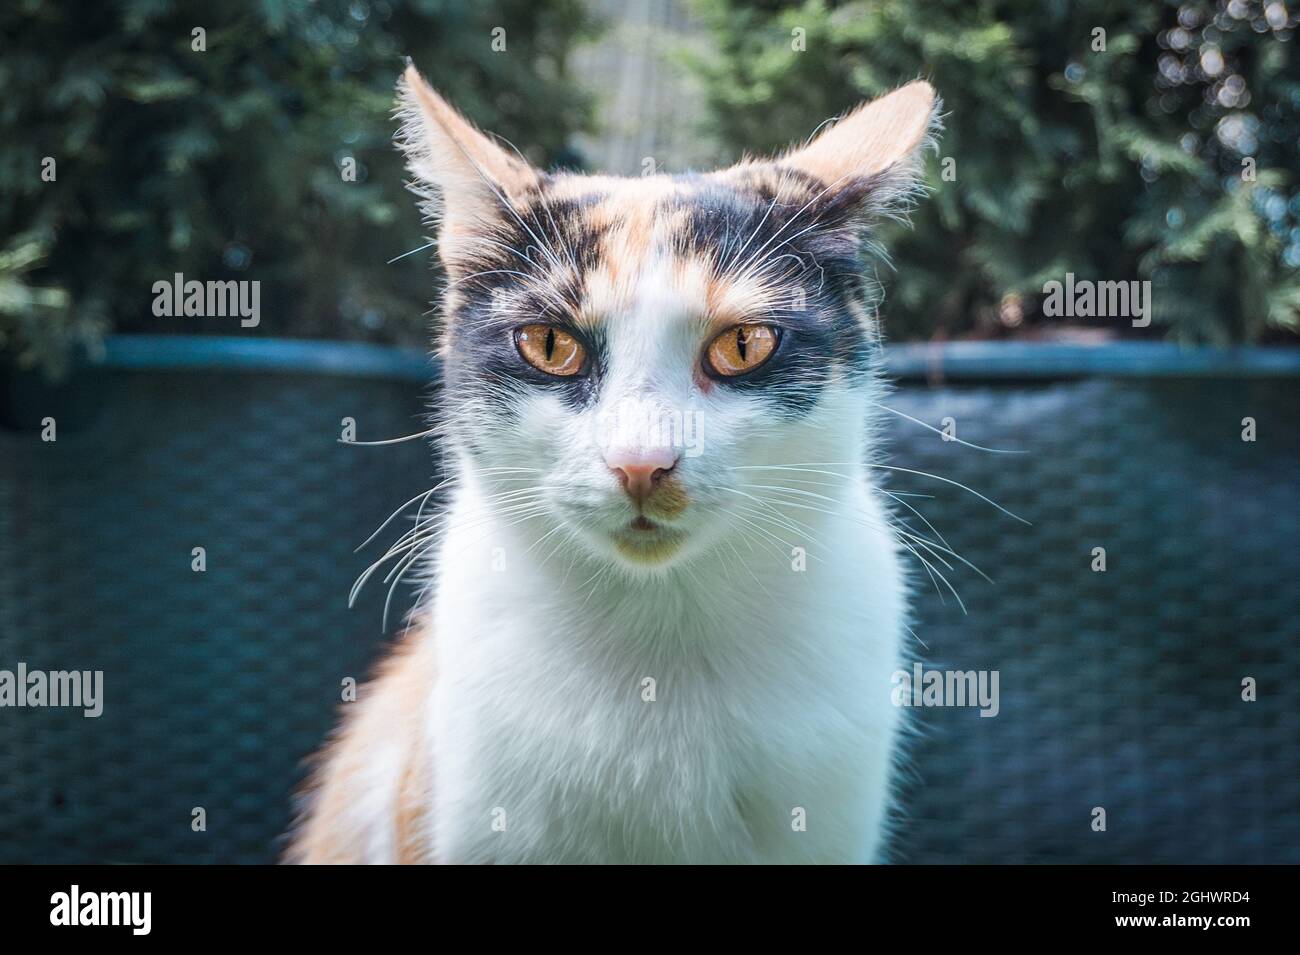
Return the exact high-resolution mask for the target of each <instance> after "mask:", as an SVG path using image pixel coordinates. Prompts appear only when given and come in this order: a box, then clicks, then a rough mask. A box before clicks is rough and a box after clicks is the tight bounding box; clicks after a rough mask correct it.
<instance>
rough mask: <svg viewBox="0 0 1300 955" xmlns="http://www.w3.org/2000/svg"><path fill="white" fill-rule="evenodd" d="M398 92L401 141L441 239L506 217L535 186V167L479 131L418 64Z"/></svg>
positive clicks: (409, 166)
mask: <svg viewBox="0 0 1300 955" xmlns="http://www.w3.org/2000/svg"><path fill="white" fill-rule="evenodd" d="M397 92H398V99H397V116H398V118H399V119H400V120H401V122H402V128H401V130H400V131H399V133H398V136H397V142H398V145H399V146H400V147H401V149H402V151H403V152H404V153H405V154H406V162H407V167H408V168H409V169H410V170H411V173H412V174H413V175H414V176H415V179H416V181H415V183H414V184H413V188H414V189H415V191H416V193H417V195H419V196H420V197H421V199H422V200H423V201H422V204H421V205H422V208H423V210H424V212H425V214H426V215H428V216H429V217H430V218H431V219H433V220H435V221H437V222H438V223H439V224H440V236H439V238H440V241H447V240H449V239H450V240H453V241H454V239H455V237H456V236H457V235H458V234H463V233H466V232H473V231H475V230H479V231H481V230H483V229H485V228H489V227H491V226H492V225H493V224H494V223H496V222H499V221H501V220H502V219H503V218H508V217H509V216H510V211H509V208H508V206H507V204H508V203H519V202H520V200H521V197H522V196H524V195H525V194H526V193H527V192H528V191H529V190H532V189H534V188H535V187H536V186H537V183H538V181H539V179H540V176H541V174H540V173H539V172H538V171H537V170H536V169H534V168H533V167H532V166H530V165H528V163H526V162H524V160H522V159H520V158H519V157H518V156H517V155H515V154H514V153H511V152H508V151H507V150H506V149H504V148H503V147H501V146H499V145H498V144H497V143H495V142H493V141H492V140H491V139H490V138H488V137H487V136H486V135H484V134H483V133H482V132H480V131H479V130H478V129H477V128H475V126H474V125H473V124H472V123H471V122H470V121H469V120H467V119H466V118H465V117H464V116H462V115H461V114H460V113H458V112H457V111H456V110H455V109H453V108H452V107H451V106H450V105H448V103H447V101H446V100H444V99H443V98H442V97H441V96H439V95H438V94H437V93H436V92H434V90H433V88H432V87H430V86H429V84H428V83H426V82H425V81H424V77H422V76H421V75H420V73H419V71H418V70H416V68H415V67H414V66H408V67H407V68H406V72H405V74H403V76H402V79H401V80H400V81H399V83H398V86H397Z"/></svg>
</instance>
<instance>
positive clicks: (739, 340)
mask: <svg viewBox="0 0 1300 955" xmlns="http://www.w3.org/2000/svg"><path fill="white" fill-rule="evenodd" d="M736 351H738V352H740V360H741V361H744V360H745V329H743V328H737V329H736Z"/></svg>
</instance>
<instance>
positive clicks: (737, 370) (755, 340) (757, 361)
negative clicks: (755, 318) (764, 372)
mask: <svg viewBox="0 0 1300 955" xmlns="http://www.w3.org/2000/svg"><path fill="white" fill-rule="evenodd" d="M776 343H777V331H776V329H775V328H773V327H772V326H771V325H735V326H733V327H731V328H728V329H727V330H726V331H725V332H723V333H722V334H721V335H719V336H718V337H717V338H715V339H713V341H712V342H710V343H709V347H708V350H707V351H706V352H705V360H706V361H707V362H708V364H709V367H710V368H712V369H713V371H714V372H716V373H717V374H719V375H721V376H722V377H724V378H735V377H736V376H737V375H744V374H747V373H749V372H751V371H753V370H754V369H755V368H758V367H759V366H760V365H762V364H763V363H764V362H766V361H767V360H768V359H769V358H771V357H772V352H774V351H776Z"/></svg>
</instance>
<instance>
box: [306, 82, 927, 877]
mask: <svg viewBox="0 0 1300 955" xmlns="http://www.w3.org/2000/svg"><path fill="white" fill-rule="evenodd" d="M398 102H399V117H400V118H401V119H402V120H404V125H403V128H402V132H401V133H400V134H399V144H400V145H401V147H402V148H403V150H404V151H405V153H406V156H407V159H408V164H409V168H410V170H411V172H412V174H413V176H414V179H415V181H414V184H413V186H412V188H413V189H415V190H416V191H417V192H418V194H419V195H420V198H421V205H422V208H423V210H424V211H425V213H426V214H427V215H428V216H429V217H430V218H431V220H432V221H433V222H434V223H435V224H436V225H435V227H436V229H437V238H436V242H437V249H438V252H437V254H438V256H439V257H440V260H441V263H442V266H443V268H444V270H445V272H446V275H447V278H448V287H447V289H446V292H445V295H444V299H443V320H442V322H441V327H440V331H439V341H438V352H439V354H440V357H441V363H442V370H443V385H442V391H441V394H440V397H439V401H440V409H439V412H438V418H437V420H438V430H439V440H440V442H441V445H442V447H443V448H444V450H445V453H446V454H447V457H448V466H449V468H450V470H451V473H453V474H454V487H453V489H452V491H451V492H450V495H449V500H448V502H447V504H446V506H445V511H444V512H443V513H442V514H441V516H440V517H439V518H438V521H437V522H436V525H437V526H436V529H435V530H431V531H428V532H427V533H423V534H421V533H419V532H418V531H417V534H416V535H414V536H413V537H412V539H411V547H412V548H413V549H414V548H415V547H416V545H417V544H418V543H421V542H425V543H429V549H430V551H431V552H432V554H433V557H432V562H431V564H430V569H429V574H430V581H429V590H430V593H431V597H430V599H429V601H428V604H427V605H426V606H422V607H421V608H419V610H418V612H417V613H416V615H415V616H414V617H413V623H412V625H411V627H410V628H409V629H408V630H407V632H406V634H405V635H404V637H402V638H401V641H400V643H399V645H398V646H397V648H396V649H395V650H394V651H393V653H392V654H391V656H390V657H389V659H387V660H386V661H385V662H384V663H383V664H382V666H381V668H380V670H379V671H378V674H377V676H376V678H375V679H374V680H373V682H371V683H369V684H367V685H365V686H363V687H362V688H361V690H360V691H359V696H358V700H357V701H356V702H355V703H351V704H348V707H349V708H350V710H351V712H350V713H349V714H348V716H347V718H346V719H345V720H344V722H343V725H342V727H341V729H340V731H339V733H338V734H337V736H336V737H335V738H334V739H333V740H332V741H331V742H330V743H329V744H328V745H327V746H326V747H325V749H324V750H323V752H322V753H321V754H320V756H319V762H318V765H317V768H316V771H315V774H314V777H313V779H312V781H311V783H310V784H309V786H308V789H307V791H306V793H305V796H304V807H305V808H304V809H303V811H302V814H301V816H300V818H299V820H298V823H297V825H296V827H295V830H294V832H293V833H292V835H291V844H290V848H289V851H288V854H287V859H288V860H289V861H295V862H304V863H335V862H356V863H405V862H433V863H670V862H675V863H802V862H864V861H879V860H884V859H886V858H887V854H888V853H887V842H888V833H889V829H890V819H891V778H892V775H893V768H894V765H895V762H896V760H897V758H898V744H899V737H900V731H901V729H902V727H901V726H900V713H899V710H898V709H897V708H896V707H895V706H894V705H893V704H892V703H891V689H892V686H891V674H892V673H893V672H894V671H895V670H896V669H897V667H898V665H899V662H900V660H901V659H902V655H903V647H902V635H903V633H904V631H905V629H906V626H907V620H908V615H909V592H910V579H909V576H908V574H907V573H906V572H905V570H904V567H903V563H902V560H901V553H900V548H901V547H902V545H901V544H900V543H899V542H898V541H897V540H896V539H895V536H894V535H893V534H892V533H891V530H890V520H891V515H890V511H889V508H888V506H887V504H886V501H885V498H884V495H883V492H881V491H880V490H878V489H877V487H876V485H875V484H874V482H873V479H872V477H871V470H870V469H869V468H868V467H867V466H866V462H868V461H869V460H870V459H871V458H872V456H874V455H877V454H878V453H879V445H880V441H879V434H878V427H877V423H876V419H875V415H874V414H873V410H874V409H875V408H876V406H877V402H878V399H879V397H880V395H881V394H882V389H883V387H884V386H883V384H882V377H881V374H880V371H879V367H878V360H879V359H878V355H879V347H878V345H879V334H878V331H877V327H876V318H875V314H874V308H873V306H872V294H871V289H870V288H869V286H868V284H867V282H866V280H865V278H864V275H865V274H866V273H867V263H866V261H865V252H864V243H867V242H869V240H870V233H871V231H872V227H873V225H874V224H875V223H877V222H878V221H879V219H880V218H881V217H882V216H890V215H897V214H899V213H900V212H901V211H903V210H904V209H905V207H906V205H907V204H908V203H909V202H910V200H911V199H912V197H913V196H914V195H916V194H917V193H918V192H919V190H920V185H919V179H920V177H921V169H922V166H923V163H922V158H923V152H924V150H925V148H926V147H927V146H928V145H932V144H933V141H934V136H935V134H936V133H937V130H938V125H939V124H938V115H939V101H938V99H937V97H936V95H935V92H934V90H933V89H932V88H931V87H930V85H929V84H928V83H926V82H924V81H916V82H912V83H909V84H907V85H905V86H902V87H900V88H899V89H896V90H894V91H893V92H892V93H889V94H888V95H886V96H883V97H881V98H879V99H877V100H875V101H873V102H870V103H867V104H865V105H862V106H859V107H858V108H857V109H856V110H854V111H852V112H850V113H848V114H847V115H845V116H844V117H842V118H841V119H840V120H839V121H838V122H836V123H835V124H834V125H831V126H829V127H828V128H826V129H824V130H822V131H821V132H820V133H819V134H817V135H815V136H814V137H813V138H811V139H810V140H809V141H808V142H807V143H805V144H804V145H802V146H798V147H795V148H792V149H791V150H789V151H787V152H785V153H784V154H782V155H780V156H778V157H776V158H772V159H752V158H751V159H745V160H743V161H742V162H740V163H739V164H738V165H735V166H732V167H730V168H728V169H723V170H721V171H716V172H710V173H706V174H687V175H674V176H669V175H659V174H656V175H647V176H644V177H641V178H617V177H612V176H603V175H593V176H587V175H579V174H573V173H555V174H546V173H543V172H540V171H538V170H537V169H535V168H533V167H532V166H531V165H530V164H528V163H527V162H526V161H525V160H524V159H523V158H522V157H521V156H520V155H518V154H517V153H515V152H512V151H511V150H510V149H508V148H506V147H504V146H502V145H500V144H498V142H497V141H496V140H494V139H491V138H489V137H488V136H486V135H484V134H483V133H482V132H480V131H479V130H478V129H476V128H475V127H474V126H472V125H471V124H470V123H469V122H468V121H467V120H466V119H464V118H463V117H462V116H461V115H460V114H459V113H457V112H456V111H455V110H454V109H453V108H452V107H451V106H449V105H448V104H447V103H446V102H445V101H444V100H443V99H442V98H441V97H440V96H439V95H438V94H437V93H435V92H434V91H433V90H432V89H431V88H430V87H429V86H428V85H427V84H426V82H425V80H424V79H423V78H422V77H421V75H420V74H419V73H418V72H417V71H416V70H415V68H414V67H411V68H409V69H408V70H407V71H406V73H405V75H404V77H403V78H402V81H401V82H400V83H399V101H398ZM688 433H689V434H690V435H691V436H692V437H691V438H690V439H688V438H687V437H686V435H687V434H688ZM423 526H429V525H422V527H423ZM421 539H423V540H421Z"/></svg>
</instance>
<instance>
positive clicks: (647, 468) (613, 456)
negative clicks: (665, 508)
mask: <svg viewBox="0 0 1300 955" xmlns="http://www.w3.org/2000/svg"><path fill="white" fill-rule="evenodd" d="M605 463H606V464H608V465H609V469H610V470H611V471H613V472H614V473H615V474H616V475H618V479H619V480H620V481H622V482H623V489H624V490H626V491H627V493H628V494H630V495H631V496H632V499H633V500H635V501H637V502H641V501H644V500H645V499H646V498H648V497H649V496H650V495H651V494H652V493H654V489H655V488H656V487H657V486H658V485H659V482H660V481H661V480H663V479H664V477H666V476H667V475H668V474H669V472H671V471H672V469H673V468H675V467H676V466H677V452H676V451H674V450H673V449H672V448H651V449H649V450H639V451H625V450H616V451H610V452H608V453H607V454H606V455H605Z"/></svg>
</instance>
